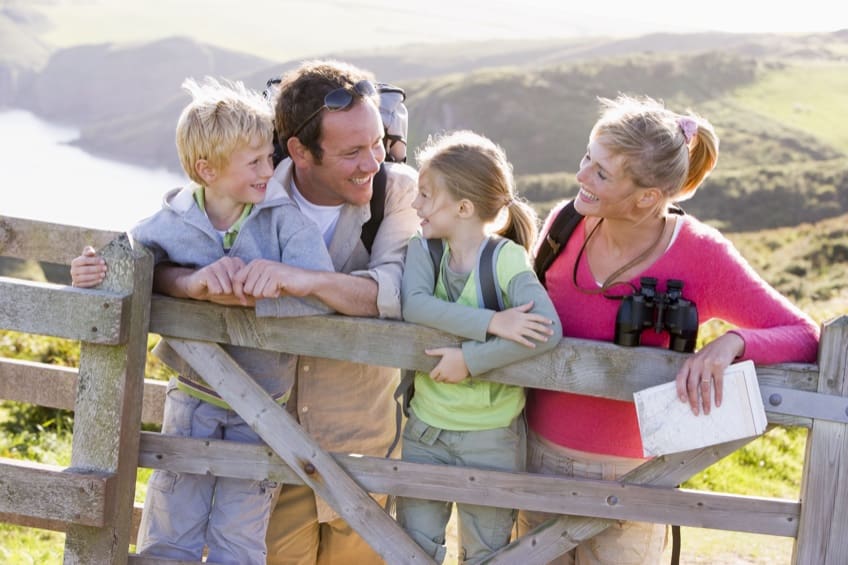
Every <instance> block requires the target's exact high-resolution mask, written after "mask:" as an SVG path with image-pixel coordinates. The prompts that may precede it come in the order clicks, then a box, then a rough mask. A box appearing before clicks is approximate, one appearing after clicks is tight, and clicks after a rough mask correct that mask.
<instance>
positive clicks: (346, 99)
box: [291, 80, 377, 137]
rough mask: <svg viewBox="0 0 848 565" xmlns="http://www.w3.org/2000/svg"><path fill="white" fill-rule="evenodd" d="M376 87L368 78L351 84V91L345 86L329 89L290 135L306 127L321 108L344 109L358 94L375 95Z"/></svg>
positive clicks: (336, 110)
mask: <svg viewBox="0 0 848 565" xmlns="http://www.w3.org/2000/svg"><path fill="white" fill-rule="evenodd" d="M376 95H377V89H376V88H374V84H373V83H372V82H371V81H370V80H361V81H359V82H357V83H356V84H354V85H353V92H351V91H350V90H348V89H347V88H344V87H342V88H337V89H335V90H331V91H330V92H328V93H327V95H326V96H324V104H323V105H322V106H321V107H320V108H318V109H317V110H315V111H314V112H312V113H311V114H309V116H307V118H306V119H305V120H303V122H301V124H300V125H299V126H297V128H295V130H294V132H292V134H291V137H297V134H299V133H300V132H301V130H303V128H305V127H306V124H308V123H309V122H311V121H312V120H313V119H315V116H317V115H318V114H320V113H321V110H324V109H325V108H326V110H327V111H328V112H338V111H339V110H344V109H345V108H347V107H349V106H350V105H351V104H352V103H353V97H354V96H358V97H360V98H365V97H367V96H376Z"/></svg>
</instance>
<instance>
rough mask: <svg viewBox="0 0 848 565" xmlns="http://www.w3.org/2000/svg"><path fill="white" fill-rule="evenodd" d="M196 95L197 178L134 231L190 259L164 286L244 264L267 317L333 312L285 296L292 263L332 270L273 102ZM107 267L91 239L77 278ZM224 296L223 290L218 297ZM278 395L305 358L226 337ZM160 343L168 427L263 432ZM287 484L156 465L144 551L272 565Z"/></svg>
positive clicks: (220, 278)
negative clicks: (279, 170)
mask: <svg viewBox="0 0 848 565" xmlns="http://www.w3.org/2000/svg"><path fill="white" fill-rule="evenodd" d="M183 87H184V88H185V89H186V90H187V91H188V92H189V93H190V94H191V96H192V101H191V102H190V103H189V104H188V106H186V108H185V109H184V110H183V112H182V115H181V116H180V118H179V122H178V124H177V135H176V141H177V151H178V153H179V157H180V162H181V163H182V166H183V169H184V170H185V172H186V174H187V175H188V176H189V178H190V179H191V180H192V181H193V182H192V183H190V184H189V185H188V186H186V187H184V188H181V189H174V190H172V191H170V192H168V193H167V194H166V195H165V197H164V201H163V204H162V209H161V210H160V211H159V212H157V213H156V214H154V215H153V216H151V217H149V218H147V219H145V220H142V221H141V222H140V223H138V224H137V225H136V226H135V227H134V228H133V229H132V230H131V232H132V235H133V237H135V238H136V239H137V240H138V241H139V242H140V243H142V244H144V245H145V246H146V247H148V248H149V249H150V250H151V251H152V253H153V255H154V262H155V263H156V264H157V265H159V264H169V265H178V266H182V267H189V268H191V269H192V270H191V271H189V272H188V273H187V274H182V273H181V274H180V275H178V276H175V277H174V278H173V279H171V280H170V281H169V284H168V285H166V286H165V287H163V285H162V284H161V283H160V280H159V279H157V283H156V285H155V287H156V288H154V290H159V291H161V290H162V289H163V288H167V289H169V290H170V293H171V294H172V295H175V296H181V297H188V296H192V297H195V298H197V297H198V296H200V297H201V298H203V297H205V296H206V295H207V294H208V295H213V294H214V295H219V294H221V293H222V292H223V293H227V292H229V291H230V289H232V280H233V277H234V276H235V275H236V273H238V272H239V271H241V270H242V269H248V268H249V271H250V273H251V276H250V279H249V284H247V285H245V286H244V288H245V294H249V296H248V295H242V296H240V298H239V299H236V298H233V301H234V302H235V301H236V300H238V301H239V302H241V303H242V304H244V305H255V307H256V311H257V314H258V315H303V314H318V313H327V312H328V311H329V309H328V308H327V307H325V306H323V305H321V304H320V303H318V302H317V301H312V302H309V301H306V300H301V299H296V298H292V297H280V292H279V290H278V289H279V288H280V283H281V276H282V275H281V272H280V268H281V267H282V264H283V263H285V264H287V265H294V266H296V267H301V268H306V269H311V270H317V271H332V270H333V265H332V262H331V260H330V257H329V254H328V252H327V249H326V247H325V246H324V244H323V239H322V236H321V233H320V231H319V230H318V228H317V226H316V225H315V224H314V223H313V222H312V221H310V220H309V219H307V218H306V217H305V216H304V215H303V214H302V213H301V212H300V211H299V210H298V208H297V207H296V206H295V205H294V204H293V203H292V201H291V200H290V199H289V197H288V195H287V194H286V192H285V191H284V190H282V188H281V187H279V186H278V185H277V186H276V187H275V185H273V184H272V185H269V184H268V180H269V179H270V178H271V175H272V173H273V167H272V161H271V157H272V152H273V147H272V134H273V112H272V110H271V108H270V107H269V105H268V103H267V102H266V101H265V100H264V99H263V98H262V97H261V95H259V94H257V93H255V92H253V91H250V90H248V89H246V88H245V87H244V85H242V84H241V83H237V82H236V83H230V82H224V81H216V80H214V79H211V78H210V79H207V80H206V81H205V82H204V83H202V84H200V83H197V82H195V81H194V80H192V79H188V80H186V81H185V82H184V83H183ZM105 272H106V265H105V264H104V262H103V261H102V259H101V258H100V257H96V256H95V255H94V251H93V249H91V248H86V250H85V251H84V253H83V255H82V256H80V257H77V258H76V259H74V261H73V262H72V264H71V277H72V279H73V284H74V285H75V286H82V287H89V286H96V285H97V284H99V283H100V282H101V281H102V280H103V276H104V274H105ZM219 301H220V300H219ZM225 348H226V349H227V351H228V353H229V354H230V355H231V356H232V357H233V358H234V359H235V360H236V362H238V363H239V365H241V366H242V367H243V368H245V370H247V371H248V372H249V373H250V374H251V376H252V377H253V378H254V379H255V380H256V382H257V383H259V384H260V385H261V386H262V387H263V388H264V389H265V390H266V391H267V392H268V394H269V395H271V396H272V397H273V398H274V399H276V400H277V401H278V402H279V403H280V404H284V403H285V402H286V400H287V399H288V396H289V390H290V388H291V386H292V384H293V381H294V374H295V368H296V358H295V357H294V356H291V355H287V354H281V353H276V352H271V351H263V350H258V349H249V348H243V347H235V346H225ZM154 353H155V354H157V355H158V356H160V357H161V358H162V359H163V360H165V362H166V363H168V364H169V365H171V366H172V367H174V368H175V369H176V370H177V371H178V372H179V376H178V377H176V378H174V379H172V381H171V382H170V383H169V386H168V392H167V396H166V400H165V416H164V420H163V424H162V433H165V434H170V435H177V436H184V437H202V438H215V439H228V440H232V441H240V442H246V443H259V442H261V439H260V438H259V437H258V436H257V435H256V433H255V432H254V431H253V430H252V429H251V428H250V426H248V425H247V424H246V423H245V422H244V421H243V420H242V419H241V418H240V417H239V416H238V414H236V413H235V412H233V411H232V410H230V409H229V407H228V406H227V404H226V403H225V402H224V401H223V400H222V399H221V398H220V396H218V394H217V393H216V392H215V391H214V390H213V389H212V388H211V387H209V386H208V385H207V384H206V383H205V382H204V381H203V380H202V379H200V378H199V376H198V375H196V374H195V373H194V371H192V369H191V367H189V366H188V365H187V364H186V363H184V362H183V361H182V360H181V359H180V358H179V357H178V356H177V355H176V354H175V352H174V351H173V350H172V349H171V348H170V347H168V345H167V343H166V342H165V341H162V342H161V343H160V344H159V346H157V348H156V350H154ZM277 488H278V485H277V484H276V483H271V482H269V481H250V480H245V479H231V478H226V477H220V478H216V477H213V476H202V475H192V474H186V473H174V472H172V471H168V470H156V471H154V473H153V475H152V476H151V478H150V482H149V483H148V491H147V496H146V499H145V504H144V512H143V515H142V520H141V527H140V529H139V538H138V544H137V548H138V551H139V553H141V554H144V555H149V556H155V557H164V558H169V559H178V560H190V561H200V560H201V558H202V555H203V551H204V547H206V549H207V550H208V557H207V560H208V561H209V562H214V563H231V564H238V565H244V564H256V565H264V564H265V561H266V547H265V531H266V529H267V526H268V517H269V515H270V512H271V502H272V499H273V498H274V494H275V492H276V489H277Z"/></svg>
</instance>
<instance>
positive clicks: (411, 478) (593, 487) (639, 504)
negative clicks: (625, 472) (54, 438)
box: [139, 433, 800, 537]
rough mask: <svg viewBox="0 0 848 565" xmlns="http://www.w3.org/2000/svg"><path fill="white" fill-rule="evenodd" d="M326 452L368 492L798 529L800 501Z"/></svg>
mask: <svg viewBox="0 0 848 565" xmlns="http://www.w3.org/2000/svg"><path fill="white" fill-rule="evenodd" d="M140 449H141V452H140V454H139V466H142V467H151V468H155V469H170V470H172V471H175V472H178V473H195V474H212V475H216V476H227V477H234V478H241V479H249V480H263V479H271V480H274V481H279V482H283V483H295V484H302V483H303V481H302V480H301V479H300V478H299V477H298V476H297V474H296V473H295V472H294V471H293V470H292V469H291V468H290V467H289V466H288V465H286V464H285V463H284V462H283V461H282V460H281V459H280V458H279V457H277V456H276V455H275V454H274V453H273V451H272V450H271V449H269V448H268V447H266V446H261V445H248V444H237V443H234V442H227V441H221V440H217V441H216V440H208V439H191V438H177V437H169V436H163V435H161V434H154V433H143V434H142V438H141V448H140ZM331 455H332V456H333V458H334V459H335V461H336V462H337V463H338V464H339V465H340V466H341V467H342V468H343V469H344V470H345V471H346V472H347V473H348V474H349V475H350V476H351V477H353V479H354V480H355V481H356V482H357V484H359V485H360V486H362V488H364V489H365V490H367V491H368V492H372V493H385V494H393V495H398V496H409V497H414V498H425V499H430V500H445V501H454V502H463V503H468V504H482V505H489V506H491V505H497V506H503V507H508V508H524V509H529V510H541V511H544V512H553V513H563V514H565V513H567V514H579V515H585V516H594V517H604V518H615V519H620V520H633V519H637V518H638V519H641V520H643V521H653V522H659V523H668V522H669V521H671V522H674V523H679V524H681V525H684V526H697V527H707V528H714V529H726V530H736V531H745V532H752V533H760V534H770V535H778V536H788V537H794V536H795V534H796V533H797V529H798V526H797V524H798V516H799V514H800V504H799V503H797V502H793V501H786V500H772V499H762V498H757V497H749V496H737V495H723V494H716V493H708V492H697V491H688V490H676V489H661V488H656V487H644V486H639V485H635V484H623V483H619V482H606V481H599V480H589V479H579V478H568V477H554V476H541V475H538V476H532V477H531V476H530V475H528V474H514V473H506V472H501V471H490V470H482V469H474V468H468V467H462V468H455V467H448V466H444V465H424V464H419V463H408V462H403V461H396V460H390V459H382V458H377V457H363V456H355V457H354V456H349V455H343V454H331ZM531 479H532V480H531ZM492 493H497V496H493V495H492ZM613 497H614V499H615V504H611V503H610V500H611V499H612V498H613Z"/></svg>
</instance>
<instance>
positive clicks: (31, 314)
mask: <svg viewBox="0 0 848 565" xmlns="http://www.w3.org/2000/svg"><path fill="white" fill-rule="evenodd" d="M128 301H129V297H128V296H127V295H126V293H121V294H114V293H109V292H103V291H98V290H85V289H81V288H72V287H67V286H65V285H58V284H51V283H40V282H30V281H21V280H18V279H10V278H7V277H0V328H5V329H14V330H15V331H19V332H26V333H33V334H41V335H49V336H55V337H61V338H66V339H79V340H83V341H89V342H91V343H103V344H109V345H117V344H120V343H124V342H125V341H126V338H127V336H126V333H127V325H126V324H125V323H124V322H125V321H126V320H125V318H124V317H125V316H126V304H127V302H128Z"/></svg>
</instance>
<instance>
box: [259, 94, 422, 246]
mask: <svg viewBox="0 0 848 565" xmlns="http://www.w3.org/2000/svg"><path fill="white" fill-rule="evenodd" d="M281 82H282V79H280V78H278V77H275V78H269V79H268V80H267V82H266V83H265V90H263V91H262V96H263V97H264V98H265V99H266V100H267V101H268V102H271V103H273V101H274V99H275V98H276V97H277V92H278V91H279V85H280V83H281ZM374 86H375V87H376V88H377V93H378V94H379V95H380V117H381V118H382V120H383V128H384V130H385V135H384V137H383V144H384V146H385V148H386V161H387V162H390V163H406V134H407V131H408V129H409V112H408V111H407V109H406V104H404V102H405V101H406V92H405V91H404V90H403V89H402V88H401V87H399V86H394V85H391V84H388V83H384V82H378V83H375V85H374ZM284 155H285V153H284V151H283V147H282V145H281V144H280V141H279V140H278V139H277V136H276V132H275V135H274V158H273V162H274V168H276V167H277V165H279V164H280V161H282V160H283V159H284ZM386 176H387V175H386V167H385V164H382V165H380V170H379V171H378V172H377V174H376V175H375V176H374V188H373V190H374V193H373V195H372V196H371V219H370V220H368V221H367V222H366V223H365V224H364V225H363V226H362V234H361V236H360V239H361V240H362V244H363V245H364V246H365V249H366V250H367V251H368V253H369V254H370V253H371V247H372V246H373V245H374V238H375V237H376V236H377V230H378V229H380V223H381V222H382V221H383V214H384V212H385V207H386Z"/></svg>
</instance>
